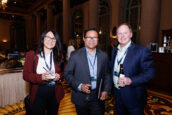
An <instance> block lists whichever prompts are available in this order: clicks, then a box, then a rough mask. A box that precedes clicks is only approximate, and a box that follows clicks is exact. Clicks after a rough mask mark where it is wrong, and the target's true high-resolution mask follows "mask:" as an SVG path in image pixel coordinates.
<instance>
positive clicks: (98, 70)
mask: <svg viewBox="0 0 172 115" xmlns="http://www.w3.org/2000/svg"><path fill="white" fill-rule="evenodd" d="M101 60H102V57H101V55H100V51H99V50H98V49H97V77H99V74H100V68H101V62H103V61H101Z"/></svg>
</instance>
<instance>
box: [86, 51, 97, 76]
mask: <svg viewBox="0 0 172 115" xmlns="http://www.w3.org/2000/svg"><path fill="white" fill-rule="evenodd" d="M87 53H88V52H87ZM96 58H97V53H96V54H95V57H94V61H93V63H91V60H90V58H89V57H88V62H89V63H90V65H91V68H92V69H93V75H94V66H95V63H96Z"/></svg>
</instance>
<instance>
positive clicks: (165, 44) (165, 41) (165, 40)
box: [163, 36, 168, 53]
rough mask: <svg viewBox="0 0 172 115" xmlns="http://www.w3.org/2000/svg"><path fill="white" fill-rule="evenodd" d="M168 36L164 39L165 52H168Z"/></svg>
mask: <svg viewBox="0 0 172 115" xmlns="http://www.w3.org/2000/svg"><path fill="white" fill-rule="evenodd" d="M167 46H168V44H167V36H164V40H163V47H164V52H165V53H166V52H167Z"/></svg>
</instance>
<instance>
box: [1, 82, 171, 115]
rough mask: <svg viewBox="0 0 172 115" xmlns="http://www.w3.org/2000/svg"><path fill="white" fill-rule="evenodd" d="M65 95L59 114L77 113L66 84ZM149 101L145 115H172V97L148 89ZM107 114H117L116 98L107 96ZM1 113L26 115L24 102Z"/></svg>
mask: <svg viewBox="0 0 172 115" xmlns="http://www.w3.org/2000/svg"><path fill="white" fill-rule="evenodd" d="M64 88H65V97H64V98H63V100H62V101H61V103H60V107H59V115H76V110H75V106H74V105H73V104H72V103H71V101H70V99H71V88H69V87H68V86H67V85H66V84H65V85H64ZM148 93H149V96H148V103H147V105H146V107H145V115H172V97H171V96H167V95H163V94H160V93H157V92H153V91H148ZM105 109H106V112H105V115H115V107H114V98H112V97H109V96H108V97H107V100H106V102H105ZM0 115H25V109H24V103H23V101H21V102H20V103H17V104H14V105H6V106H5V107H4V108H0Z"/></svg>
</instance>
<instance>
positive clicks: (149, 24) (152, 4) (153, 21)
mask: <svg viewBox="0 0 172 115" xmlns="http://www.w3.org/2000/svg"><path fill="white" fill-rule="evenodd" d="M160 7H161V2H160V0H142V10H141V31H140V44H142V45H145V46H149V45H150V43H151V42H158V38H159V29H160V12H161V8H160Z"/></svg>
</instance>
